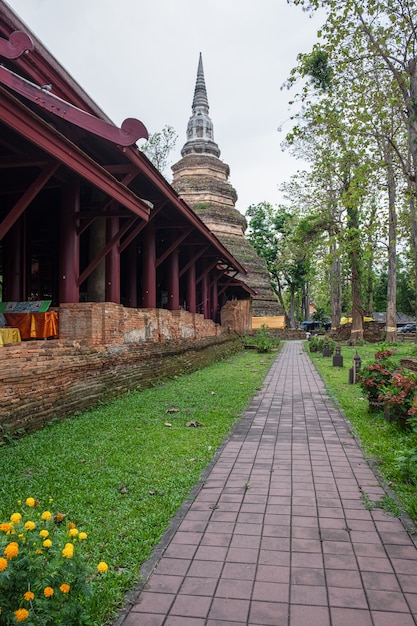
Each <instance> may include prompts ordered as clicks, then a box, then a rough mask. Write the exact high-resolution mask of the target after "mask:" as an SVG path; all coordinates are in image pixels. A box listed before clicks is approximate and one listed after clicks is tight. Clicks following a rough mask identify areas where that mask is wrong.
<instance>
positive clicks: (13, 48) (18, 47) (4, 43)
mask: <svg viewBox="0 0 417 626" xmlns="http://www.w3.org/2000/svg"><path fill="white" fill-rule="evenodd" d="M34 48H35V46H34V45H33V41H32V39H31V38H30V37H29V35H28V34H27V33H24V32H23V31H22V30H15V31H14V32H13V33H11V35H10V36H9V39H4V38H3V37H0V56H2V57H5V58H6V59H17V58H19V57H20V56H21V55H22V54H23V53H24V52H31V51H32V50H34Z"/></svg>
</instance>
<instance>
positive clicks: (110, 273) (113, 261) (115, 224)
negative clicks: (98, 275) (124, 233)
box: [105, 217, 120, 304]
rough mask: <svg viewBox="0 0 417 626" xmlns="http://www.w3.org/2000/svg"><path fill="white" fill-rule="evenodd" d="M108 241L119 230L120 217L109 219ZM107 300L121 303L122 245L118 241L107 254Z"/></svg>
mask: <svg viewBox="0 0 417 626" xmlns="http://www.w3.org/2000/svg"><path fill="white" fill-rule="evenodd" d="M106 226H107V228H106V230H107V241H111V239H112V238H113V237H115V236H116V235H117V233H118V232H119V218H118V217H111V218H110V219H108V220H107V225H106ZM105 292H106V302H115V303H116V304H120V245H119V242H118V241H117V242H116V243H115V244H114V245H113V246H112V247H111V250H110V252H109V253H108V254H107V255H106V288H105Z"/></svg>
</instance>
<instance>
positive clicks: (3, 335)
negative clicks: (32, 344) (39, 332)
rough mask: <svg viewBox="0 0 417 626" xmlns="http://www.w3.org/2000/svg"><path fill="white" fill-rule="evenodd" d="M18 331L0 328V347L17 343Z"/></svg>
mask: <svg viewBox="0 0 417 626" xmlns="http://www.w3.org/2000/svg"><path fill="white" fill-rule="evenodd" d="M20 341H21V339H20V331H19V329H18V328H0V346H4V344H5V343H19V342H20Z"/></svg>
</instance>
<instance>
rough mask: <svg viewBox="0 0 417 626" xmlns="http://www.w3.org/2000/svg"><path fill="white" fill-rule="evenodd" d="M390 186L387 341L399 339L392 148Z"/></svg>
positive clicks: (388, 156) (388, 153) (387, 152)
mask: <svg viewBox="0 0 417 626" xmlns="http://www.w3.org/2000/svg"><path fill="white" fill-rule="evenodd" d="M385 163H386V165H387V186H388V210H389V227H388V285H387V332H386V341H388V342H390V343H391V342H395V341H397V243H396V238H397V210H396V206H395V200H396V186H395V175H394V166H393V162H392V153H391V150H390V149H389V148H388V147H387V148H386V150H385Z"/></svg>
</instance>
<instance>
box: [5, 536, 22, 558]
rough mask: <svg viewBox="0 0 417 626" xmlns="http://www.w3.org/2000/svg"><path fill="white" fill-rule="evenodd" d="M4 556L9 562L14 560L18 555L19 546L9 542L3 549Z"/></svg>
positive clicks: (14, 542)
mask: <svg viewBox="0 0 417 626" xmlns="http://www.w3.org/2000/svg"><path fill="white" fill-rule="evenodd" d="M4 554H5V555H6V556H7V558H8V559H9V561H10V560H11V559H14V557H15V556H17V555H18V554H19V544H18V543H17V542H16V541H11V542H10V543H8V544H7V546H6V547H5V548H4Z"/></svg>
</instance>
